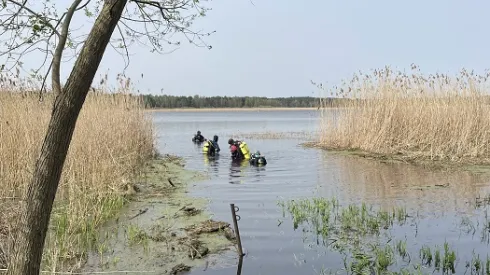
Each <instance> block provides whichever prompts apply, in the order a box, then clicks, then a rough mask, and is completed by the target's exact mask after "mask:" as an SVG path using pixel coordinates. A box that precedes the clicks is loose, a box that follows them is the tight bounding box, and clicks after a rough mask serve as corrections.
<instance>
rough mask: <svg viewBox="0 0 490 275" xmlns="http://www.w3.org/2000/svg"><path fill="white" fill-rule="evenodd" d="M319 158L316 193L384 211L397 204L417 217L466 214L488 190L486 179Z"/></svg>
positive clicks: (334, 157)
mask: <svg viewBox="0 0 490 275" xmlns="http://www.w3.org/2000/svg"><path fill="white" fill-rule="evenodd" d="M322 154H323V166H324V169H322V172H321V173H322V175H321V176H319V184H318V185H319V193H320V195H321V196H335V197H337V198H338V199H339V200H340V201H341V202H342V201H345V202H351V201H364V202H366V203H371V204H378V205H379V206H380V207H382V208H384V209H386V210H388V209H391V208H392V207H393V206H394V205H396V204H399V203H401V204H404V205H406V206H407V207H408V208H412V209H418V210H419V211H420V213H424V212H425V213H440V214H442V213H446V212H448V211H451V212H467V211H471V210H472V209H474V201H475V198H476V197H477V196H478V194H482V193H488V189H489V188H488V182H489V180H490V178H489V176H488V175H477V174H472V173H469V172H461V171H460V172H456V171H433V170H431V169H427V168H424V167H418V166H414V165H408V164H402V163H383V162H379V161H374V160H369V159H364V158H360V157H355V156H339V155H333V154H332V153H328V152H322ZM333 186H334V187H333Z"/></svg>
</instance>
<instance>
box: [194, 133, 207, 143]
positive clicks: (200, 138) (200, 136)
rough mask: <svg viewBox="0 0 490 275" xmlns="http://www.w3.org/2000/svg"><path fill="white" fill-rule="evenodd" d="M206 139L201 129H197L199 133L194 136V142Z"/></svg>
mask: <svg viewBox="0 0 490 275" xmlns="http://www.w3.org/2000/svg"><path fill="white" fill-rule="evenodd" d="M204 140H205V138H204V137H203V135H201V131H197V134H195V135H194V137H193V138H192V141H193V142H203V141H204Z"/></svg>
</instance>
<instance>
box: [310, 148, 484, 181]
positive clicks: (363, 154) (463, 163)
mask: <svg viewBox="0 0 490 275" xmlns="http://www.w3.org/2000/svg"><path fill="white" fill-rule="evenodd" d="M301 146H303V147H304V148H317V149H320V150H325V151H328V152H329V153H331V154H333V155H340V156H352V157H358V158H364V159H369V160H373V161H378V162H381V163H403V164H409V165H413V166H419V167H423V168H427V169H431V170H437V171H441V170H442V171H444V170H458V171H466V172H471V173H474V174H487V175H490V163H489V160H483V159H477V158H474V159H463V160H459V161H451V160H446V159H435V158H433V159H430V158H428V157H420V156H412V155H408V154H404V153H398V154H381V153H374V152H369V151H364V150H361V149H342V148H330V147H325V146H322V145H320V144H319V143H318V142H317V141H308V142H303V143H301Z"/></svg>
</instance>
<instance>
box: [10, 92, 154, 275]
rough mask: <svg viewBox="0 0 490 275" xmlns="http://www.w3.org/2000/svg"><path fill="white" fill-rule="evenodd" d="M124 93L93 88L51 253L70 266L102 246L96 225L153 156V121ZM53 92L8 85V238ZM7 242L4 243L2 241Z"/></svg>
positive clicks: (55, 266) (68, 165) (52, 260)
mask: <svg viewBox="0 0 490 275" xmlns="http://www.w3.org/2000/svg"><path fill="white" fill-rule="evenodd" d="M122 84H123V85H124V86H122V87H121V88H120V89H119V91H117V92H118V93H116V94H108V93H104V92H93V91H92V92H90V93H89V95H88V97H87V99H86V102H85V104H84V106H83V108H82V111H81V113H80V116H79V119H78V122H77V125H76V129H75V132H74V135H73V140H72V142H71V145H70V148H69V152H68V156H67V159H66V162H65V166H64V170H63V174H62V178H61V181H60V186H59V189H58V193H57V195H56V201H55V207H54V209H53V213H52V217H51V222H50V230H49V233H48V236H47V243H46V247H45V253H44V258H43V267H44V269H48V270H50V271H57V270H66V269H67V268H70V267H73V266H76V265H77V263H79V262H81V261H82V260H83V256H84V255H85V253H86V251H87V249H89V248H97V249H99V248H100V244H97V233H96V229H97V226H99V225H100V224H101V223H102V222H104V221H105V220H107V218H109V217H111V216H112V215H113V214H115V213H116V212H117V210H119V209H120V208H121V207H122V206H123V204H124V197H123V194H124V185H125V184H126V183H128V182H130V181H131V180H133V179H134V178H135V177H136V176H137V175H138V171H140V169H141V168H142V165H144V163H145V162H146V161H148V160H149V159H150V158H151V156H152V154H153V149H154V146H153V141H154V136H153V129H152V127H153V126H152V122H151V120H150V119H149V117H148V116H147V114H145V113H144V110H143V107H142V102H140V100H139V99H138V97H135V96H131V95H129V93H127V90H128V89H130V86H129V85H127V83H126V84H125V83H122ZM52 102H53V100H52V98H51V96H50V95H49V94H48V96H46V97H45V99H44V100H43V101H42V102H39V95H38V94H37V93H31V92H27V91H23V90H22V89H18V88H17V90H16V91H11V90H7V89H3V90H2V91H0V186H1V188H0V213H2V214H1V216H2V217H0V218H1V219H0V228H2V229H3V230H1V229H0V233H3V234H0V235H3V238H0V240H1V241H2V242H3V247H4V249H5V247H6V246H5V242H6V236H7V235H8V234H9V231H10V228H11V225H12V221H13V220H15V219H16V218H17V217H18V216H17V211H16V210H18V207H17V206H18V203H17V202H18V201H19V200H20V199H22V196H23V195H24V194H25V191H26V187H27V185H28V183H29V181H30V179H31V176H32V171H33V168H34V164H35V161H36V158H37V156H38V154H39V150H40V146H41V144H42V141H43V138H44V134H45V132H46V129H47V124H48V122H49V119H50V114H51V107H52ZM0 243H1V242H0Z"/></svg>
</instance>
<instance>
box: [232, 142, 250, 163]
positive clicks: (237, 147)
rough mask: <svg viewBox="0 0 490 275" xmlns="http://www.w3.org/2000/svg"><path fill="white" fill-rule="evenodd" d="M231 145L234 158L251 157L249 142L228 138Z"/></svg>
mask: <svg viewBox="0 0 490 275" xmlns="http://www.w3.org/2000/svg"><path fill="white" fill-rule="evenodd" d="M228 144H229V145H230V152H231V158H232V159H234V160H242V159H250V150H249V149H248V145H247V143H245V142H244V141H240V140H233V139H232V138H230V139H229V140H228Z"/></svg>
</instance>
